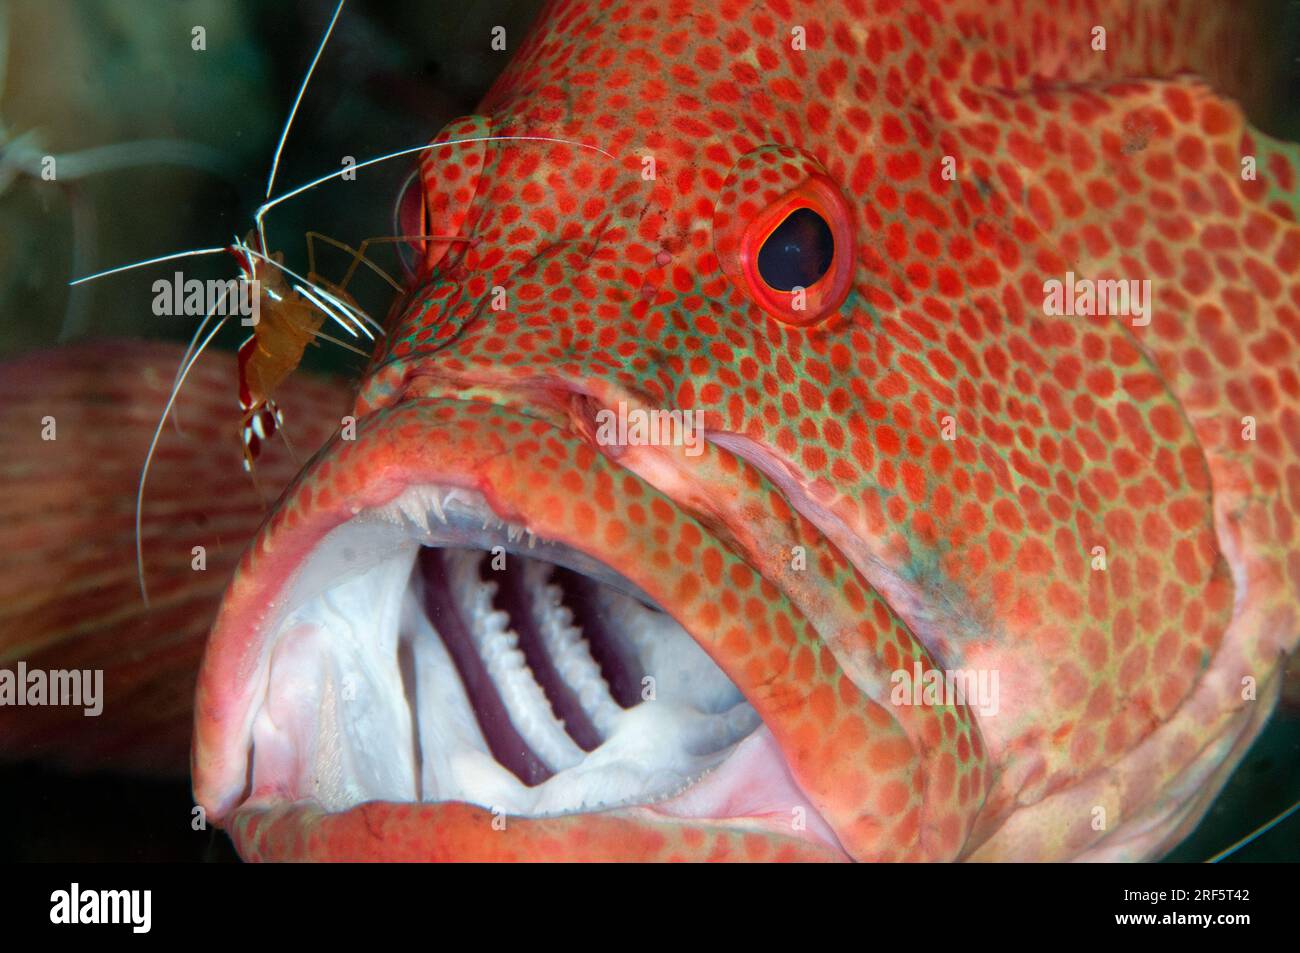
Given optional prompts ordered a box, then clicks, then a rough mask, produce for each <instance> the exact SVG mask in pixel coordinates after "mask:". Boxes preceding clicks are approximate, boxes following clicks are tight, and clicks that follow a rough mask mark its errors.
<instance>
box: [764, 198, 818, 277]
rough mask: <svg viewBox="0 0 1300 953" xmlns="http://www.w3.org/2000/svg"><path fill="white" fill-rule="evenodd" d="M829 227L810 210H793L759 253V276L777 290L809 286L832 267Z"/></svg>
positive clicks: (768, 237) (768, 238)
mask: <svg viewBox="0 0 1300 953" xmlns="http://www.w3.org/2000/svg"><path fill="white" fill-rule="evenodd" d="M834 255H835V239H834V237H833V236H832V235H831V227H830V226H829V225H827V224H826V219H824V218H822V217H821V216H820V215H818V214H817V213H816V212H814V211H813V210H812V209H810V208H800V209H795V210H794V211H793V212H791V213H790V214H789V215H787V216H786V217H785V221H783V222H782V223H781V224H780V225H778V226H777V227H776V231H774V232H773V233H772V234H771V235H769V236H767V241H765V242H764V243H763V247H762V248H760V249H759V250H758V273H759V274H760V275H762V276H763V280H764V281H766V282H767V283H768V285H770V286H771V287H773V288H775V289H776V290H777V291H790V290H791V289H793V288H794V287H796V286H798V287H800V288H809V287H811V286H812V285H813V284H814V283H815V282H816V281H817V279H818V278H820V277H821V276H822V275H824V274H826V272H827V270H828V269H829V268H830V267H831V258H833V257H834Z"/></svg>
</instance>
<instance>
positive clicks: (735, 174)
mask: <svg viewBox="0 0 1300 953" xmlns="http://www.w3.org/2000/svg"><path fill="white" fill-rule="evenodd" d="M1248 21H1249V18H1247V17H1245V16H1243V15H1242V14H1241V13H1240V12H1239V11H1234V10H1233V8H1232V7H1231V5H1228V4H1222V3H1216V2H1209V0H1204V2H1202V0H1160V2H1118V0H1093V2H1047V0H1044V2H1027V0H1026V2H985V0H953V2H939V0H844V2H835V3H827V2H817V3H798V2H793V0H762V2H756V3H751V2H746V3H736V2H727V0H722V2H720V3H695V2H685V0H680V2H679V0H669V2H649V0H606V2H595V3H586V2H569V0H558V2H554V3H552V4H550V5H549V6H548V7H547V8H546V10H545V11H544V12H543V14H542V15H541V16H540V17H539V19H538V21H537V23H536V25H535V26H534V28H533V31H532V33H531V35H530V36H529V37H528V39H527V41H526V42H525V43H524V44H523V46H522V47H521V48H520V49H519V50H518V51H517V52H516V53H515V54H514V58H513V60H512V61H511V63H510V65H509V66H508V67H507V68H506V70H505V71H504V73H503V74H502V76H501V77H500V78H499V80H498V81H497V83H496V84H495V85H494V87H493V88H492V90H491V91H490V92H489V94H488V95H487V97H486V99H485V100H484V102H483V103H482V105H481V107H480V109H479V111H478V114H476V115H474V116H470V117H465V118H463V119H459V120H456V121H454V122H452V123H450V124H448V125H447V127H446V128H444V129H443V130H442V131H441V132H439V133H438V134H437V136H436V137H435V138H434V140H433V141H434V142H435V143H445V144H446V145H440V146H438V147H436V148H433V149H430V150H428V151H427V152H424V153H422V154H421V156H420V165H419V175H418V177H417V179H416V180H415V183H414V185H413V186H412V187H411V189H410V191H409V192H408V194H406V195H405V196H404V197H403V199H402V202H401V207H402V219H403V223H404V229H403V230H404V231H407V232H409V233H412V234H415V233H419V234H429V235H439V236H454V237H457V238H462V239H467V240H464V241H450V240H442V241H434V240H424V241H418V240H417V241H415V242H414V243H413V245H414V247H413V249H412V251H413V253H414V255H415V257H416V267H415V269H414V275H413V277H412V279H411V280H410V282H409V287H408V290H407V292H406V293H405V294H404V295H403V296H402V297H401V298H400V300H398V301H397V302H396V303H395V304H394V306H393V308H392V311H391V313H390V315H389V320H388V323H387V334H386V336H385V337H384V338H383V339H382V340H381V342H380V343H379V345H378V346H377V348H376V352H375V354H374V356H373V359H372V362H371V366H370V368H369V370H368V372H367V374H366V376H365V378H364V380H363V381H362V383H361V386H360V391H359V394H358V396H357V397H356V400H355V407H354V408H353V410H352V416H353V417H355V419H356V423H355V427H354V428H353V427H351V426H350V425H349V424H347V423H345V425H344V426H343V427H342V428H340V427H339V425H338V420H339V418H338V415H337V412H334V411H326V410H325V409H324V408H325V406H326V405H327V404H328V400H327V399H326V397H325V395H319V398H320V399H319V404H320V407H321V412H320V415H318V418H317V420H316V424H315V425H317V426H322V427H325V426H326V425H327V429H330V430H332V431H336V433H335V436H334V437H333V439H332V440H331V441H330V442H329V443H328V444H327V446H326V447H325V448H324V449H323V450H322V451H321V452H320V453H319V454H317V456H316V457H315V458H314V459H313V460H312V461H311V462H310V463H309V464H308V465H307V466H306V467H305V468H304V469H303V470H302V472H301V473H300V474H299V475H298V476H297V477H296V478H295V479H294V480H293V482H292V484H291V485H290V486H289V488H288V490H287V491H286V493H285V495H284V496H283V497H282V498H281V500H280V502H279V503H278V504H277V505H276V507H275V508H274V511H273V512H272V514H271V515H270V517H269V519H268V520H267V521H266V522H265V524H264V525H262V527H261V528H260V530H259V531H258V532H257V533H256V535H255V536H254V537H253V539H252V542H251V545H249V546H248V548H247V549H246V551H245V552H244V554H243V556H242V558H241V559H240V561H239V563H238V566H237V568H236V569H235V570H234V574H233V578H232V579H231V580H230V583H229V586H228V588H227V589H226V591H225V594H224V597H223V599H222V602H221V606H220V610H219V613H218V615H217V617H216V622H215V625H214V627H213V629H212V632H211V635H210V637H209V640H208V642H207V646H206V650H205V655H204V658H203V662H202V666H201V669H200V672H199V677H198V688H197V694H196V697H195V723H194V738H193V751H192V769H193V781H194V792H195V796H196V799H197V801H198V803H199V804H200V805H202V806H203V807H204V808H205V809H206V811H207V814H208V816H209V817H210V818H211V819H213V820H215V821H216V822H217V823H219V824H221V825H222V826H224V827H226V828H227V829H228V830H229V831H230V833H231V835H232V837H233V838H234V840H235V843H236V845H237V847H238V849H239V851H240V853H241V854H242V855H243V856H244V857H246V858H249V859H263V858H266V859H270V858H319V859H327V858H392V859H474V858H482V859H606V858H644V859H754V860H760V859H761V860H769V859H814V858H815V859H858V860H953V859H974V860H1000V859H1032V860H1055V859H1069V858H1080V859H1140V858H1146V857H1152V856H1157V855H1159V854H1160V853H1161V852H1163V851H1165V850H1167V849H1168V848H1169V847H1171V846H1172V845H1173V844H1175V843H1176V842H1177V841H1178V840H1179V839H1180V838H1181V837H1182V836H1184V835H1185V834H1186V833H1187V832H1188V831H1189V830H1190V829H1191V827H1192V826H1193V825H1194V824H1195V823H1196V822H1197V821H1198V820H1199V818H1200V817H1201V816H1202V814H1203V813H1204V811H1205V809H1206V807H1207V806H1208V804H1209V803H1210V802H1211V800H1212V799H1213V797H1214V796H1215V794H1216V793H1217V792H1218V790H1219V789H1220V787H1221V786H1222V784H1223V782H1224V780H1225V779H1226V777H1227V775H1228V774H1229V773H1230V771H1231V770H1232V768H1233V767H1234V766H1235V765H1236V763H1237V762H1238V761H1239V759H1240V757H1241V756H1242V754H1243V753H1244V751H1245V749H1246V747H1247V746H1248V745H1249V743H1250V741H1251V740H1252V738H1253V737H1254V736H1255V735H1256V734H1257V732H1258V731H1259V729H1260V727H1261V726H1262V725H1263V723H1264V722H1265V721H1266V720H1267V718H1268V717H1269V714H1270V713H1271V711H1272V708H1273V706H1274V703H1275V701H1276V698H1277V695H1278V691H1279V686H1280V684H1281V678H1282V672H1283V669H1284V667H1285V662H1286V660H1287V656H1288V654H1289V653H1291V652H1293V651H1294V649H1295V644H1296V639H1297V634H1298V633H1300V612H1298V611H1297V596H1298V595H1300V543H1298V542H1297V533H1298V532H1300V527H1297V523H1296V520H1297V513H1298V512H1300V375H1298V373H1297V365H1298V364H1300V360H1298V359H1300V280H1297V273H1298V271H1300V226H1298V225H1297V214H1300V199H1298V198H1297V185H1296V176H1297V174H1300V149H1297V147H1296V146H1295V145H1293V144H1289V143H1282V142H1278V141H1275V140H1273V139H1270V138H1269V137H1267V136H1265V135H1262V134H1260V133H1259V132H1257V131H1255V130H1253V129H1251V128H1250V127H1249V125H1248V124H1247V123H1246V121H1245V118H1244V116H1243V113H1242V110H1241V109H1240V108H1239V106H1238V105H1237V104H1236V102H1235V100H1234V99H1233V98H1229V97H1230V96H1231V95H1237V96H1245V95H1247V92H1248V89H1247V86H1248V84H1249V82H1250V79H1251V74H1252V71H1251V70H1250V68H1249V62H1250V61H1249V55H1248V52H1247V51H1249V50H1250V49H1252V48H1253V47H1252V44H1253V43H1254V37H1253V35H1252V34H1251V32H1250V29H1249V28H1250V23H1249V22H1248ZM1256 29H1257V27H1256ZM1243 77H1244V79H1243ZM552 140H565V142H557V141H552ZM157 399H158V396H157V393H156V392H155V393H154V394H153V395H152V400H153V401H155V402H156V401H157ZM152 406H153V405H152V404H150V407H152ZM329 414H332V415H333V416H328V415H329ZM321 421H324V424H322V423H321ZM61 439H62V438H61ZM69 439H71V438H69ZM237 452H238V451H237V449H236V448H234V447H232V449H231V453H233V454H237ZM176 465H177V466H179V463H177V464H176ZM241 477H242V475H240V474H237V473H232V477H231V479H232V480H233V479H236V478H241ZM153 479H154V481H155V485H157V486H159V487H160V488H161V487H163V486H164V484H165V483H166V481H167V479H168V478H167V477H157V476H155V477H154V478H153ZM157 492H158V493H159V494H167V493H169V492H170V493H172V494H175V493H176V492H178V491H177V489H176V487H175V486H173V488H172V490H171V491H168V490H166V489H159V490H158V491H157ZM231 492H232V493H234V492H235V491H231ZM231 500H233V496H232V497H229V498H228V499H227V501H226V502H225V503H224V504H223V505H225V506H226V507H227V508H232V507H234V505H235V504H234V503H233V502H231ZM148 515H149V514H148V513H146V516H148ZM154 519H155V520H156V519H158V517H157V516H155V517H154ZM247 522H248V520H247V519H245V521H244V523H243V524H239V525H240V526H243V525H245V524H246V523H247ZM231 525H234V523H232V524H231ZM155 532H156V538H155V539H154V541H153V542H152V544H151V546H150V550H149V553H150V557H151V558H155V557H156V558H157V559H159V560H163V561H166V560H168V559H170V560H171V561H172V562H171V565H174V566H175V567H177V568H176V569H175V573H176V578H177V579H183V578H184V573H185V569H186V566H185V563H186V561H187V560H188V559H189V553H190V547H191V545H193V544H194V540H195V539H199V540H200V541H201V538H203V537H204V533H203V531H202V529H201V528H200V529H198V530H194V531H192V532H189V533H188V534H187V535H185V538H184V539H180V538H178V537H179V536H180V535H182V534H179V533H176V534H169V533H168V532H166V531H164V530H156V531H155ZM211 532H212V533H215V532H216V530H212V531H211ZM230 543H231V540H230V539H229V538H226V545H227V547H228V546H229V544H230ZM168 547H171V548H172V549H174V550H176V552H172V551H171V550H169V548H168ZM182 547H183V548H182ZM124 552H125V550H124ZM178 553H179V555H178ZM177 586H178V588H177V591H178V592H188V591H189V590H188V589H186V588H185V584H184V583H183V582H178V583H177ZM157 588H158V584H155V585H153V586H151V590H152V589H157ZM203 607H204V603H203V601H202V600H192V604H188V605H187V604H180V605H178V604H177V603H176V602H175V601H173V602H172V603H171V604H170V611H172V612H174V613H178V614H180V615H183V617H184V618H186V619H187V620H192V619H196V618H200V617H202V612H201V610H202V609H203ZM129 611H131V612H134V613H136V614H137V615H138V614H140V613H142V612H143V610H142V609H141V608H140V607H138V606H136V607H134V608H133V609H131V610H129ZM155 611H161V610H155ZM180 615H178V617H180ZM79 618H80V619H81V620H82V621H83V622H84V623H86V624H90V623H91V622H92V621H93V620H91V619H87V618H85V614H84V613H82V614H81V615H80V616H79ZM86 641H88V642H93V640H91V639H87V640H86ZM111 679H112V670H111V669H110V671H109V680H110V681H111Z"/></svg>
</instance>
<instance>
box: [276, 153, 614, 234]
mask: <svg viewBox="0 0 1300 953" xmlns="http://www.w3.org/2000/svg"><path fill="white" fill-rule="evenodd" d="M512 141H513V142H555V143H559V144H561V145H566V146H576V147H577V148H579V149H590V150H591V151H592V152H599V153H600V154H601V155H603V156H608V157H609V158H611V159H613V160H614V161H616V162H617V161H618V156H616V155H614V154H613V153H612V152H606V151H605V150H604V149H602V148H600V146H593V145H592V144H591V143H589V142H577V141H575V140H573V139H560V138H557V137H555V136H470V137H468V138H465V139H448V140H446V141H444V142H426V143H425V144H424V145H422V146H412V147H410V148H409V149H398V150H397V151H396V152H389V153H386V154H385V155H382V156H375V157H374V158H371V159H366V160H364V161H363V162H358V163H357V164H356V165H347V166H344V167H343V168H341V169H336V170H335V171H333V172H330V173H329V174H327V175H322V176H321V177H320V178H318V179H312V180H311V181H310V182H308V183H307V184H306V185H300V186H298V187H297V188H296V189H290V190H289V191H288V192H284V193H281V194H280V195H277V196H276V197H275V198H273V199H271V198H268V199H267V201H265V202H263V203H262V204H261V205H260V206H258V208H257V212H256V213H255V214H254V215H253V221H254V222H255V223H256V224H257V229H258V234H261V230H262V216H264V215H265V214H266V213H267V212H269V211H270V210H271V209H273V208H274V207H275V206H277V205H279V204H280V203H281V202H285V201H288V200H289V199H291V198H294V197H295V196H299V195H302V193H304V192H309V191H311V190H312V189H314V188H316V186H318V185H322V184H324V183H326V182H328V181H330V179H337V178H340V177H342V176H345V175H348V174H350V173H353V172H356V171H357V169H364V168H365V167H366V166H371V165H377V164H378V163H380V162H387V161H389V160H390V159H399V158H401V157H402V156H410V155H415V154H416V153H417V152H427V151H429V150H431V149H439V148H442V147H444V146H459V145H464V144H465V143H467V142H512ZM263 247H266V246H265V244H263Z"/></svg>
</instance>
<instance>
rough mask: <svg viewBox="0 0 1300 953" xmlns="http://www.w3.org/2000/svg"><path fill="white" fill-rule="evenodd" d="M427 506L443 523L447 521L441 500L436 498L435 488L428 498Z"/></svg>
mask: <svg viewBox="0 0 1300 953" xmlns="http://www.w3.org/2000/svg"><path fill="white" fill-rule="evenodd" d="M429 508H430V509H431V510H433V512H434V515H436V516H437V517H438V519H439V520H440V521H441V522H442V523H444V524H445V523H446V522H447V514H446V513H444V512H443V511H442V500H440V499H439V498H438V491H437V490H434V491H433V494H432V495H431V496H430V498H429ZM425 525H426V526H427V525H428V523H427V522H426V524H425Z"/></svg>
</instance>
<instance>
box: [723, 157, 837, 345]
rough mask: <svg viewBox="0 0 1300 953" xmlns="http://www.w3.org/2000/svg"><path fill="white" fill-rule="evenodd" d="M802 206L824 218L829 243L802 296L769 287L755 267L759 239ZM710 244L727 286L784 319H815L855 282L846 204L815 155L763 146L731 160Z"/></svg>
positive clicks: (796, 321) (792, 322)
mask: <svg viewBox="0 0 1300 953" xmlns="http://www.w3.org/2000/svg"><path fill="white" fill-rule="evenodd" d="M801 208H806V209H809V210H811V211H812V212H814V213H816V214H817V215H818V216H820V217H821V219H822V220H823V221H824V222H825V224H826V226H827V227H828V228H829V229H830V234H831V237H832V240H833V244H834V250H833V253H832V256H831V262H830V265H829V267H828V268H827V269H826V271H825V272H824V273H823V274H822V276H821V277H820V278H818V279H817V280H816V281H814V282H812V283H811V284H810V285H809V286H808V287H806V288H804V290H803V293H802V301H800V300H799V296H798V295H796V294H795V293H794V292H792V291H783V290H780V289H778V288H774V287H772V286H771V285H770V284H768V282H767V281H765V280H764V278H763V276H762V274H761V273H760V272H759V268H758V256H759V252H760V250H761V249H762V248H763V245H764V243H765V242H767V240H768V238H770V237H771V236H772V234H773V233H774V232H775V231H776V230H777V228H778V227H780V226H781V224H782V223H783V222H785V220H786V219H787V218H789V217H790V216H791V215H792V214H794V213H795V212H797V211H798V210H799V209H801ZM713 241H714V249H715V251H716V253H717V256H718V261H719V264H720V265H721V266H722V269H723V270H724V271H725V272H726V274H727V276H728V278H730V279H731V281H732V283H733V284H734V285H736V287H738V288H739V289H740V290H741V291H742V292H743V293H744V294H745V295H746V296H747V297H749V298H750V299H751V300H752V301H754V303H756V304H757V305H759V307H761V308H762V309H763V310H764V311H765V312H766V313H767V314H769V315H771V316H772V317H773V318H775V319H776V320H778V321H780V322H782V323H783V324H789V325H793V326H796V327H805V326H807V325H810V324H816V323H817V322H819V321H821V320H823V319H824V318H826V317H827V316H828V315H829V314H831V313H832V312H834V311H835V310H836V309H837V308H839V306H840V305H841V304H843V303H844V299H845V298H846V297H848V293H849V289H850V288H851V287H852V286H853V275H854V269H855V267H856V262H857V245H856V239H855V232H854V228H853V217H852V214H851V212H850V208H849V205H848V203H847V202H846V201H845V200H844V196H843V194H842V193H841V192H840V189H839V187H838V186H836V185H835V183H834V182H833V181H832V180H831V178H830V177H829V176H828V175H827V174H826V172H825V170H824V169H823V168H822V167H821V165H820V164H819V163H818V162H817V161H816V160H815V159H813V158H812V157H811V156H808V155H806V154H805V153H803V152H800V151H798V150H795V149H792V148H790V147H788V146H766V147H763V148H761V149H758V150H755V151H754V152H751V153H748V154H746V155H745V156H743V157H742V158H741V160H740V161H738V162H737V163H736V166H735V167H734V168H733V170H732V173H731V175H730V176H729V177H728V179H727V182H726V183H725V184H724V186H723V190H722V193H721V194H720V196H719V199H718V202H717V205H716V206H715V209H714V234H713ZM799 304H802V308H801V307H799V306H798V305H799Z"/></svg>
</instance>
